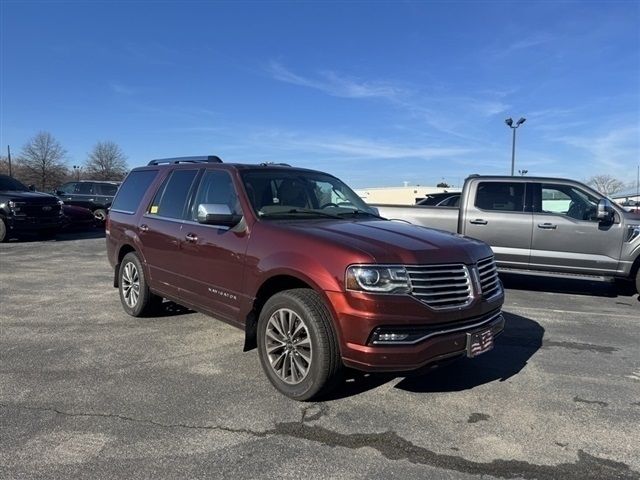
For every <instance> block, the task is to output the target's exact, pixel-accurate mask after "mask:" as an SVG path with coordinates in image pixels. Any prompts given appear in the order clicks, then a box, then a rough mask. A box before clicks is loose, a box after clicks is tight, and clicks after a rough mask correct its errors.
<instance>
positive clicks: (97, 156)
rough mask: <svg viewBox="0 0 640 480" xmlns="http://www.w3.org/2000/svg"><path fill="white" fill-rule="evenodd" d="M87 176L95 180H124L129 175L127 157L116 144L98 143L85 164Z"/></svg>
mask: <svg viewBox="0 0 640 480" xmlns="http://www.w3.org/2000/svg"><path fill="white" fill-rule="evenodd" d="M85 169H86V172H87V173H86V175H87V176H88V177H89V178H92V179H95V180H122V179H123V178H124V177H125V175H126V174H127V170H128V167H127V157H126V155H125V154H124V152H123V151H122V149H121V148H120V147H119V146H118V144H117V143H115V142H110V141H106V142H98V143H96V145H95V146H94V147H93V150H92V151H91V153H90V154H89V158H87V161H86V163H85Z"/></svg>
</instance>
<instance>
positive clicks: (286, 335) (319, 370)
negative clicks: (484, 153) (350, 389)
mask: <svg viewBox="0 0 640 480" xmlns="http://www.w3.org/2000/svg"><path fill="white" fill-rule="evenodd" d="M106 239H107V252H108V257H109V261H110V263H111V265H112V266H113V267H114V286H116V287H118V288H119V292H120V299H121V302H122V305H123V307H124V310H125V311H126V312H127V313H129V314H130V315H133V316H141V315H146V314H148V313H150V312H153V309H154V308H155V307H157V306H158V305H159V304H160V303H161V302H162V299H163V298H166V299H169V300H173V301H174V302H177V303H179V304H182V305H184V306H187V307H189V308H192V309H194V310H197V311H200V312H204V313H207V314H210V315H213V316H215V317H217V318H220V319H221V320H224V321H226V322H228V323H231V324H233V325H235V326H237V327H239V328H242V329H243V330H244V331H245V350H249V349H251V348H254V347H256V346H257V348H258V353H259V357H260V361H261V364H262V367H263V369H264V371H265V373H266V375H267V377H268V378H269V380H270V381H271V383H272V384H273V385H274V386H275V387H276V388H277V389H278V390H279V391H280V392H282V393H284V394H285V395H287V396H289V397H291V398H294V399H297V400H308V399H310V398H313V397H315V396H318V395H320V394H322V393H323V392H326V391H328V390H329V389H330V388H331V386H333V385H334V384H335V383H336V380H337V378H339V373H340V371H341V369H342V367H343V366H348V367H352V368H356V369H360V370H364V371H371V372H379V371H394V372H396V371H409V370H415V369H419V368H421V367H424V366H425V365H429V364H434V363H439V362H442V361H444V360H448V359H451V358H454V357H463V356H468V357H473V356H475V355H478V354H480V353H483V352H484V351H486V350H488V349H490V348H491V347H492V346H493V341H494V337H495V336H496V335H498V334H499V333H500V332H501V331H502V330H503V327H504V318H503V316H502V314H501V306H502V303H503V299H504V294H503V290H502V285H501V283H500V280H499V279H498V276H497V273H496V267H495V263H494V259H493V254H492V252H491V249H490V248H489V247H488V246H487V245H486V244H485V243H482V242H480V241H476V240H471V239H467V238H463V237H462V236H460V235H455V234H450V233H446V232H442V231H436V230H430V229H427V228H421V227H416V226H414V225H409V224H406V223H399V222H393V221H389V220H385V219H383V218H381V217H379V216H378V215H376V213H375V212H374V211H373V210H372V209H371V208H370V207H368V206H367V205H366V204H365V203H364V202H363V201H362V200H361V199H360V198H359V197H358V195H357V194H355V193H354V192H353V191H352V190H351V189H350V188H349V187H347V186H346V185H345V184H344V183H343V182H341V181H340V180H338V179H337V178H335V177H333V176H331V175H328V174H326V173H321V172H317V171H313V170H306V169H301V168H292V167H289V166H279V165H273V164H263V165H239V164H223V163H222V162H221V161H220V160H219V159H218V158H217V157H205V159H204V161H197V160H194V159H193V158H189V159H187V160H185V159H170V160H166V161H153V162H151V163H150V164H149V165H148V166H146V167H141V168H136V169H134V170H133V171H132V172H131V173H130V174H129V176H128V177H127V178H126V179H125V181H124V183H123V184H122V186H121V187H120V189H119V191H118V194H117V196H116V198H115V200H114V202H113V205H112V208H111V212H110V214H109V217H108V219H107V228H106Z"/></svg>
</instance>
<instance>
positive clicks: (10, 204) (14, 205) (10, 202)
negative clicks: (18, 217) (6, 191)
mask: <svg viewBox="0 0 640 480" xmlns="http://www.w3.org/2000/svg"><path fill="white" fill-rule="evenodd" d="M7 205H9V208H15V207H16V202H14V201H13V200H9V202H8V203H7Z"/></svg>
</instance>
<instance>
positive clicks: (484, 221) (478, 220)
mask: <svg viewBox="0 0 640 480" xmlns="http://www.w3.org/2000/svg"><path fill="white" fill-rule="evenodd" d="M469 223H473V224H474V225H486V224H487V223H489V222H487V221H486V220H483V219H482V218H476V219H475V220H469Z"/></svg>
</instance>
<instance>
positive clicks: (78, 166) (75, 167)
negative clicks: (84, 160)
mask: <svg viewBox="0 0 640 480" xmlns="http://www.w3.org/2000/svg"><path fill="white" fill-rule="evenodd" d="M80 168H81V167H80V165H74V166H73V171H74V172H76V181H77V180H80Z"/></svg>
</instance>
